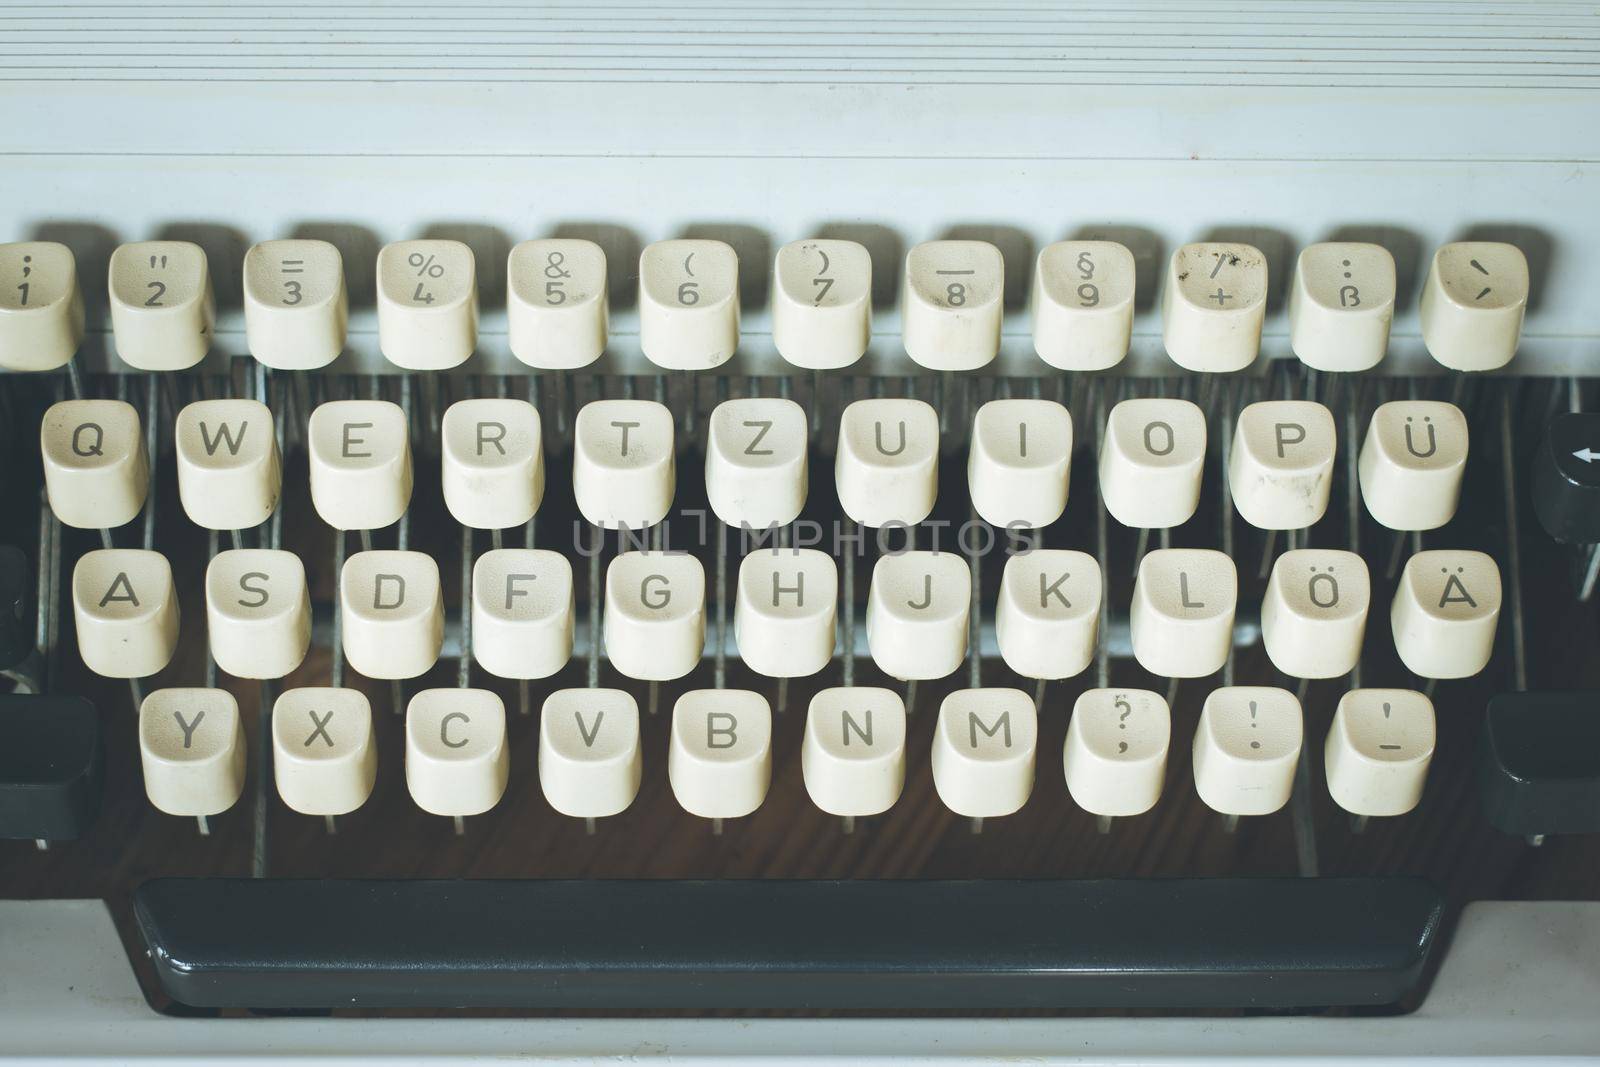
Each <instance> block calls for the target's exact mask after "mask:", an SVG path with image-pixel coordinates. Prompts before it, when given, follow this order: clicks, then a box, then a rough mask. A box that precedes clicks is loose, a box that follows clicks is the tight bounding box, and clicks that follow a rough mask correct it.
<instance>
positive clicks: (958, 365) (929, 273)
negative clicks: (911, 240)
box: [900, 241, 1006, 371]
mask: <svg viewBox="0 0 1600 1067" xmlns="http://www.w3.org/2000/svg"><path fill="white" fill-rule="evenodd" d="M1005 273H1006V267H1005V260H1004V258H1003V257H1002V256H1001V255H1000V250H999V249H998V248H996V247H995V246H994V245H992V244H989V243H987V242H985V241H924V242H923V243H922V244H919V245H917V246H916V247H915V248H913V249H912V250H911V251H910V252H908V253H907V254H906V266H905V281H904V284H903V288H902V298H901V306H900V328H901V330H902V332H903V341H904V344H905V349H906V354H907V355H909V356H910V357H911V359H912V361H913V362H915V363H916V364H917V365H918V366H922V367H926V368H928V369H929V370H936V371H945V370H977V369H978V368H979V367H984V366H987V365H988V364H989V363H991V362H993V360H994V357H995V356H996V355H997V354H999V351H1000V321H1001V317H1002V314H1003V312H1004V307H1003V300H1004V296H1005Z"/></svg>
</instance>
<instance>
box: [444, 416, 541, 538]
mask: <svg viewBox="0 0 1600 1067" xmlns="http://www.w3.org/2000/svg"><path fill="white" fill-rule="evenodd" d="M440 434H441V436H440V444H441V448H440V452H441V453H442V456H443V463H444V470H443V473H442V480H443V487H444V506H445V507H446V508H448V509H450V515H451V517H453V518H454V519H455V520H456V521H457V522H459V523H460V524H461V525H463V526H470V527H472V528H473V529H475V530H504V529H508V528H510V527H512V526H521V525H523V524H524V523H526V522H527V521H528V520H529V519H531V518H533V515H534V512H536V511H538V510H539V503H540V501H542V500H543V499H544V443H543V441H544V439H543V431H542V430H541V428H540V423H539V412H538V411H536V410H535V409H534V406H533V405H532V404H530V403H528V402H527V401H526V400H493V399H479V400H458V401H456V402H455V403H454V404H451V405H450V406H449V407H447V408H445V411H444V421H443V425H442V427H441V430H440Z"/></svg>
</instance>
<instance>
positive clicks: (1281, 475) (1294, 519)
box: [1228, 400, 1338, 530]
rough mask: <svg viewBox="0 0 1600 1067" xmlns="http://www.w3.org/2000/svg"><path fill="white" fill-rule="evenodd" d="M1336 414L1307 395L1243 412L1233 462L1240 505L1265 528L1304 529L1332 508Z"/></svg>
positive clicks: (1231, 482)
mask: <svg viewBox="0 0 1600 1067" xmlns="http://www.w3.org/2000/svg"><path fill="white" fill-rule="evenodd" d="M1337 444H1338V442H1337V440H1336V436H1335V433H1334V427H1333V413H1332V412H1331V411H1329V410H1328V409H1327V408H1325V407H1323V406H1322V405H1321V404H1313V403H1310V402H1308V401H1304V400H1267V401H1263V402H1261V403H1258V404H1251V405H1250V406H1249V407H1246V408H1245V409H1244V410H1243V411H1241V412H1239V422H1238V427H1237V429H1236V430H1235V431H1234V435H1233V449H1232V451H1231V453H1230V456H1229V463H1228V490H1229V492H1230V493H1231V494H1232V495H1233V504H1234V507H1236V508H1238V510H1239V514H1240V515H1241V516H1242V517H1243V518H1244V521H1246V522H1248V523H1249V524H1250V525H1252V526H1255V527H1259V528H1260V529H1263V530H1303V529H1305V528H1306V527H1308V526H1314V525H1316V523H1317V522H1318V520H1320V519H1321V518H1322V516H1323V514H1324V513H1325V512H1326V511H1327V510H1328V494H1329V492H1330V491H1331V490H1332V488H1333V454H1334V451H1335V448H1336V447H1337Z"/></svg>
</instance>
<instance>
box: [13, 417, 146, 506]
mask: <svg viewBox="0 0 1600 1067" xmlns="http://www.w3.org/2000/svg"><path fill="white" fill-rule="evenodd" d="M39 453H40V455H41V456H42V457H43V460H44V485H45V492H46V494H47V495H48V497H49V499H50V510H51V511H52V512H54V513H55V516H56V518H58V519H60V520H61V521H62V522H63V523H65V524H66V525H68V526H73V527H76V528H78V529H81V530H109V529H114V528H116V527H118V526H122V525H124V524H125V523H129V522H132V521H133V519H134V516H136V515H138V514H139V511H140V509H142V508H143V507H144V498H145V494H146V493H148V492H149V490H150V460H149V457H148V456H147V455H146V453H145V449H144V429H143V427H142V426H141V425H140V424H139V412H138V411H136V410H134V407H133V405H132V404H124V403H123V402H122V401H120V400H63V401H61V402H60V403H58V404H52V405H50V407H49V409H48V410H46V411H45V413H44V419H43V420H42V421H41V422H40V424H39Z"/></svg>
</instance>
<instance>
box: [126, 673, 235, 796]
mask: <svg viewBox="0 0 1600 1067" xmlns="http://www.w3.org/2000/svg"><path fill="white" fill-rule="evenodd" d="M139 762H140V764H141V765H142V766H143V768H144V792H145V796H147V797H149V798H150V803H151V804H152V805H154V806H155V808H156V810H157V811H162V812H165V813H166V814H168V815H185V816H190V817H201V818H204V817H206V816H210V815H219V814H221V813H222V812H224V811H227V810H228V809H229V808H231V807H233V806H234V804H236V803H238V801H239V796H240V794H242V793H243V792H244V778H245V763H246V746H245V739H244V725H243V723H242V722H241V721H240V719H239V704H238V702H237V701H236V700H234V699H233V694H231V693H229V692H228V691H227V690H226V689H157V690H156V691H155V692H153V693H151V694H150V695H149V696H147V697H145V698H144V703H143V704H141V705H139Z"/></svg>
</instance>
